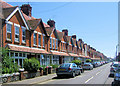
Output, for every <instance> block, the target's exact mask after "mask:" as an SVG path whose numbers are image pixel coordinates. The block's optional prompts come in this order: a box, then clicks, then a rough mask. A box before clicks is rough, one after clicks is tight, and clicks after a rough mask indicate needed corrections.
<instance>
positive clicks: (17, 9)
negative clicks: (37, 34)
mask: <svg viewBox="0 0 120 86" xmlns="http://www.w3.org/2000/svg"><path fill="white" fill-rule="evenodd" d="M17 11H18V12H19V13H20V16H21V18H22V19H23V22H24V24H25V26H26V28H27V29H28V30H29V27H28V25H27V23H26V21H25V19H24V17H23V15H22V13H21V11H20V9H19V7H17V8H16V9H15V10H14V11H13V12H12V13H11V14H10V15H9V16H8V17H7V18H6V20H7V21H8V20H9V19H10V18H11V17H12V16H13V15H14V14H15V13H16V12H17Z"/></svg>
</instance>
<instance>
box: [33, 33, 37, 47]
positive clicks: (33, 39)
mask: <svg viewBox="0 0 120 86" xmlns="http://www.w3.org/2000/svg"><path fill="white" fill-rule="evenodd" d="M34 34H36V37H35V40H34ZM36 39H37V31H34V33H33V45H34V46H37V41H36ZM34 41H36V44H35V43H34Z"/></svg>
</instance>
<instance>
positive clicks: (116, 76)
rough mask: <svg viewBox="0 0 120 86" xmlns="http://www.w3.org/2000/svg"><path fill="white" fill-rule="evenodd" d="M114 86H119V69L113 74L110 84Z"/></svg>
mask: <svg viewBox="0 0 120 86" xmlns="http://www.w3.org/2000/svg"><path fill="white" fill-rule="evenodd" d="M112 84H113V86H114V85H118V84H119V85H120V68H118V69H117V70H116V72H115V74H114V82H113V83H112Z"/></svg>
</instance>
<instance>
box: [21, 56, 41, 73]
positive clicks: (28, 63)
mask: <svg viewBox="0 0 120 86" xmlns="http://www.w3.org/2000/svg"><path fill="white" fill-rule="evenodd" d="M23 65H24V68H25V70H26V71H28V72H36V71H37V70H38V69H39V68H40V62H39V61H38V60H37V59H35V58H30V59H28V58H26V59H25V60H24V64H23Z"/></svg>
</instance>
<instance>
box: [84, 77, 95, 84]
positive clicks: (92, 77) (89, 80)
mask: <svg viewBox="0 0 120 86" xmlns="http://www.w3.org/2000/svg"><path fill="white" fill-rule="evenodd" d="M92 78H93V76H92V77H91V78H89V79H88V80H87V81H86V82H85V83H87V82H89V81H90V80H91V79H92Z"/></svg>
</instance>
